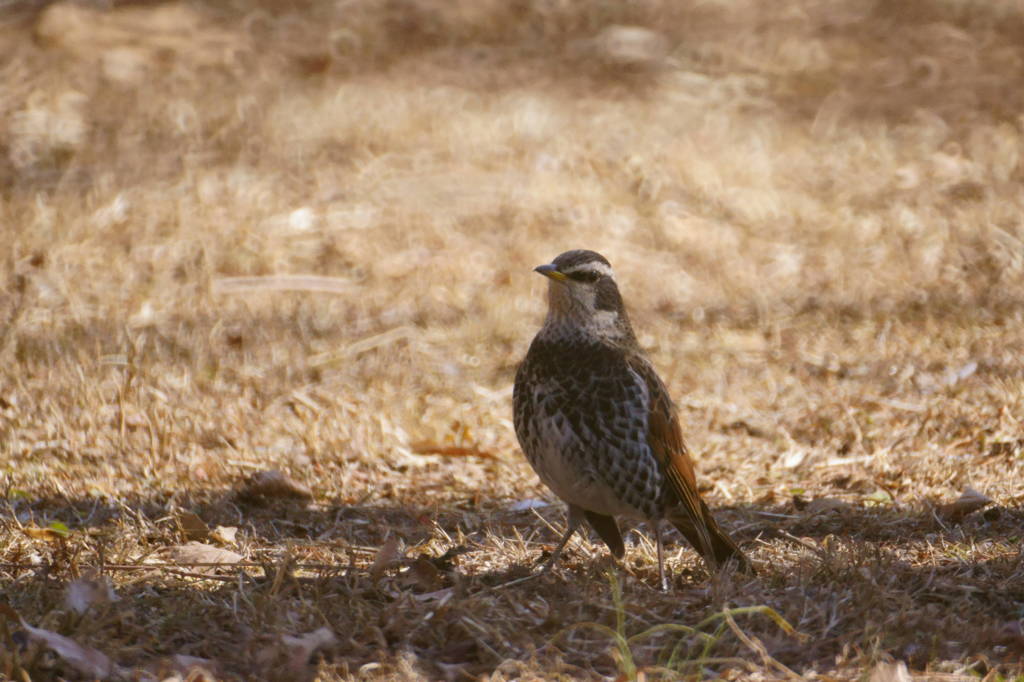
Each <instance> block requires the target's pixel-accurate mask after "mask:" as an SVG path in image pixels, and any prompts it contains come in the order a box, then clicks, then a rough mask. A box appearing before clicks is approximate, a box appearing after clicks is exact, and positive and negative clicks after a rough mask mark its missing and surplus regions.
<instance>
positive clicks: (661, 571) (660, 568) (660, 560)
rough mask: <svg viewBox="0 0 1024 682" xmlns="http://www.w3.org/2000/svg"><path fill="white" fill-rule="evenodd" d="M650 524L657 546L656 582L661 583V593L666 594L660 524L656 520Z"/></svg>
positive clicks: (666, 580)
mask: <svg viewBox="0 0 1024 682" xmlns="http://www.w3.org/2000/svg"><path fill="white" fill-rule="evenodd" d="M650 523H651V526H652V527H653V528H654V541H655V543H656V544H657V545H658V580H659V582H660V583H661V591H662V592H668V578H666V577H665V559H664V557H663V555H662V546H661V523H659V522H658V519H651V521H650Z"/></svg>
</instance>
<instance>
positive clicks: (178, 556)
mask: <svg viewBox="0 0 1024 682" xmlns="http://www.w3.org/2000/svg"><path fill="white" fill-rule="evenodd" d="M161 553H162V554H164V555H165V556H166V557H167V559H168V560H169V561H170V562H172V563H175V564H180V565H182V566H184V567H190V566H195V567H196V568H195V569H194V570H195V571H197V572H199V573H213V572H214V570H216V568H217V567H216V566H206V565H205V564H224V565H230V564H237V563H238V562H239V561H241V560H242V555H241V554H236V553H235V552H232V551H231V550H229V549H222V548H220V547H214V546H213V545H207V544H204V543H202V542H186V543H185V544H184V545H176V546H174V547H165V548H164V549H163V550H162V552H161Z"/></svg>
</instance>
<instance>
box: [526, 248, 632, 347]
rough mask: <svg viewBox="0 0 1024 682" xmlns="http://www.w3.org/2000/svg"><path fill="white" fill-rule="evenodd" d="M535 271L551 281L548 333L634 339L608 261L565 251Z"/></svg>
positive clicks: (599, 257)
mask: <svg viewBox="0 0 1024 682" xmlns="http://www.w3.org/2000/svg"><path fill="white" fill-rule="evenodd" d="M534 271H536V272H538V273H540V274H542V275H544V276H545V277H547V278H548V279H549V280H550V281H549V282H548V316H547V319H546V320H545V322H544V326H545V327H546V328H548V329H549V331H555V330H556V329H558V330H559V331H563V332H565V331H569V332H572V333H574V334H580V335H585V336H593V337H597V338H600V339H603V340H606V341H613V342H617V341H627V340H632V339H633V331H632V328H631V327H630V324H629V318H628V316H627V315H626V308H625V306H624V305H623V302H622V296H621V295H620V294H619V286H618V284H616V282H615V273H613V272H612V266H611V264H610V263H609V262H608V259H607V258H605V257H604V256H602V255H601V254H599V253H597V252H595V251H585V250H582V249H577V250H574V251H566V252H565V253H563V254H561V255H559V256H558V257H557V258H555V260H553V261H551V262H550V263H548V264H546V265H539V266H537V267H536V268H534Z"/></svg>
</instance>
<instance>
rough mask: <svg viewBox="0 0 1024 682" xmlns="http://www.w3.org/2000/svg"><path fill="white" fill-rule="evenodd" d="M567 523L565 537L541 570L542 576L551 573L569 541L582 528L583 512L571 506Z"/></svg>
mask: <svg viewBox="0 0 1024 682" xmlns="http://www.w3.org/2000/svg"><path fill="white" fill-rule="evenodd" d="M565 523H566V529H565V535H563V536H562V539H561V541H559V543H558V547H555V551H554V552H552V553H551V557H550V558H548V560H547V562H545V564H544V568H543V569H542V570H541V575H544V574H546V573H549V572H550V571H551V567H552V566H554V565H555V562H556V561H558V557H560V556H561V555H562V550H563V549H565V546H566V545H567V544H568V543H569V539H570V538H571V537H572V536H573V533H575V532H576V529H577V528H579V527H580V524H581V523H583V510H582V509H580V508H579V507H576V506H574V505H571V504H570V505H569V514H568V516H567V517H566V520H565Z"/></svg>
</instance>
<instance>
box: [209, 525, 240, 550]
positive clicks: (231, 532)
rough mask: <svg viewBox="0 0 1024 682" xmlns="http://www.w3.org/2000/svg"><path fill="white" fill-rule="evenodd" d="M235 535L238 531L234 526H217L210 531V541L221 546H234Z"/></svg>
mask: <svg viewBox="0 0 1024 682" xmlns="http://www.w3.org/2000/svg"><path fill="white" fill-rule="evenodd" d="M237 534H238V529H237V528H236V527H234V526H217V527H216V528H214V529H213V530H212V531H210V539H212V540H215V541H217V542H219V543H220V544H222V545H233V544H235V535H237Z"/></svg>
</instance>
